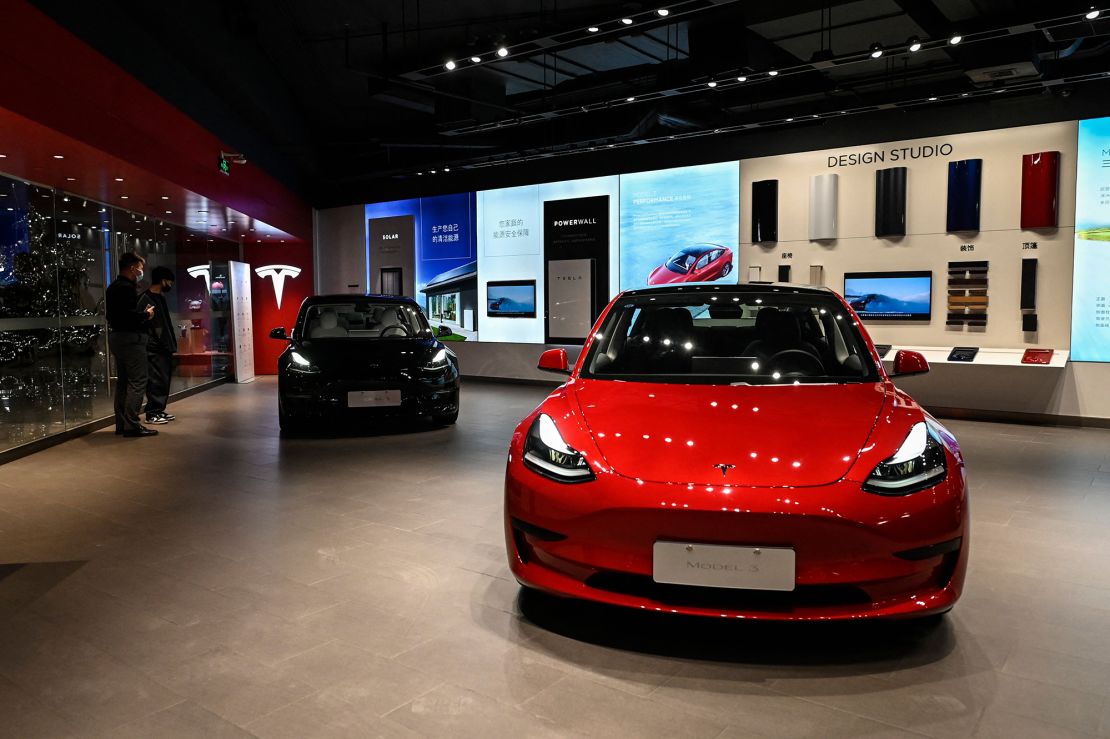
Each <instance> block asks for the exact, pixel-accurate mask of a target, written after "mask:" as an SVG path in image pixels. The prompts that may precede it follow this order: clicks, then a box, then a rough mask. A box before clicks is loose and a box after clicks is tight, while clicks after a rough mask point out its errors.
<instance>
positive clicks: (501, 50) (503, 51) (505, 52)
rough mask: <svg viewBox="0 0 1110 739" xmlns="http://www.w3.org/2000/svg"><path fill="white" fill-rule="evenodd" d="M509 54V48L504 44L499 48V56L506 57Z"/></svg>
mask: <svg viewBox="0 0 1110 739" xmlns="http://www.w3.org/2000/svg"><path fill="white" fill-rule="evenodd" d="M508 55H509V50H508V49H506V48H505V47H504V46H502V47H500V48H498V49H497V56H500V57H506V56H508Z"/></svg>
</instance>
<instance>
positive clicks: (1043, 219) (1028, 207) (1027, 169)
mask: <svg viewBox="0 0 1110 739" xmlns="http://www.w3.org/2000/svg"><path fill="white" fill-rule="evenodd" d="M1059 181H1060V152H1058V151H1041V152H1038V153H1036V154H1026V155H1025V156H1023V157H1022V158H1021V227H1022V228H1056V226H1057V224H1058V223H1059V220H1058V219H1059V208H1058V205H1059V197H1058V195H1057V191H1058V189H1059V187H1058V185H1059Z"/></svg>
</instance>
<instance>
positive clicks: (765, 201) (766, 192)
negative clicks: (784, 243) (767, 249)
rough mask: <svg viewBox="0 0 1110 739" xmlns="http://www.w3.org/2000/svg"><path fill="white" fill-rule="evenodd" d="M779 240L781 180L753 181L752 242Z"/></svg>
mask: <svg viewBox="0 0 1110 739" xmlns="http://www.w3.org/2000/svg"><path fill="white" fill-rule="evenodd" d="M778 240H779V181H778V180H759V181H758V182H753V183H752V243H755V244H761V243H764V242H766V241H778Z"/></svg>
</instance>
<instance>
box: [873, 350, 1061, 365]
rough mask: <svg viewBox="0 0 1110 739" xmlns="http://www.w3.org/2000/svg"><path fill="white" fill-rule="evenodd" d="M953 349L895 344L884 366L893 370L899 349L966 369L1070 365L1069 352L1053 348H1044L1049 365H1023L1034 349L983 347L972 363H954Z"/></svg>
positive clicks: (934, 362) (933, 361) (931, 361)
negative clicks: (1028, 350)
mask: <svg viewBox="0 0 1110 739" xmlns="http://www.w3.org/2000/svg"><path fill="white" fill-rule="evenodd" d="M952 348H953V347H950V346H902V345H899V344H894V345H893V346H892V347H891V348H890V351H888V352H887V354H886V357H885V358H884V359H883V366H884V367H886V368H887V370H888V371H890V370H891V369H892V368H893V366H894V356H895V355H896V354H897V353H898V350H899V349H908V350H909V351H913V352H918V353H919V354H921V355H922V356H924V357H925V359H927V360H929V364H930V365H934V364H952V365H960V366H964V367H974V366H975V365H987V366H993V367H1033V368H1037V369H1057V370H1062V369H1063V368H1064V367H1065V366H1067V363H1068V350H1067V349H1056V348H1052V347H1043V348H1045V349H1049V348H1052V359H1051V360H1050V361H1049V362H1048V364H1022V362H1021V358H1022V357H1023V356H1025V350H1026V349H1029V348H1032V347H1022V348H1020V349H1010V348H1003V349H996V348H992V347H983V348H981V349H980V350H979V353H978V354H976V355H975V359H974V360H973V361H971V362H953V361H951V360H949V359H948V355H949V354H950V353H951V351H952ZM1037 348H1042V347H1037Z"/></svg>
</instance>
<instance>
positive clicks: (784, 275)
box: [779, 264, 790, 282]
mask: <svg viewBox="0 0 1110 739" xmlns="http://www.w3.org/2000/svg"><path fill="white" fill-rule="evenodd" d="M779 282H790V265H789V264H780V265H779Z"/></svg>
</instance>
